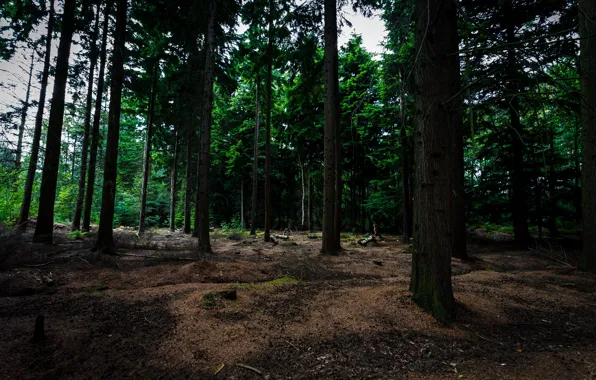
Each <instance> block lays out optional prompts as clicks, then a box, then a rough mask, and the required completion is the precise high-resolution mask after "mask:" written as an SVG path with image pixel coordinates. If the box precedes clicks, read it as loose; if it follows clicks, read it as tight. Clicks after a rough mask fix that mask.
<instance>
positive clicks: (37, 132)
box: [19, 0, 54, 230]
mask: <svg viewBox="0 0 596 380" xmlns="http://www.w3.org/2000/svg"><path fill="white" fill-rule="evenodd" d="M53 32H54V0H50V14H49V17H48V33H47V35H46V48H45V53H44V61H43V72H42V74H41V88H40V90H39V102H38V104H37V115H36V116H35V128H34V130H33V143H32V144H31V153H30V156H29V167H28V168H27V179H26V180H25V189H24V190H23V202H22V204H21V212H20V214H19V228H20V229H21V230H26V229H27V222H28V220H29V210H30V208H31V195H32V192H33V182H34V181H35V172H36V170H37V160H38V157H39V143H40V140H41V125H42V123H43V111H44V109H45V103H46V90H47V87H48V77H49V76H50V58H51V55H52V54H51V53H52V33H53Z"/></svg>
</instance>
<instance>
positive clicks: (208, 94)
mask: <svg viewBox="0 0 596 380" xmlns="http://www.w3.org/2000/svg"><path fill="white" fill-rule="evenodd" d="M216 10H217V2H216V0H209V21H208V24H207V36H206V37H205V74H204V80H203V99H202V101H203V103H202V108H203V110H202V113H201V130H200V138H201V143H200V153H199V157H200V160H199V171H200V174H201V175H200V180H199V226H198V231H199V234H198V235H199V252H200V253H211V252H212V250H211V241H210V237H209V166H210V163H209V154H210V152H209V151H210V147H211V121H212V111H213V76H214V66H215V14H216ZM195 228H197V227H196V226H195Z"/></svg>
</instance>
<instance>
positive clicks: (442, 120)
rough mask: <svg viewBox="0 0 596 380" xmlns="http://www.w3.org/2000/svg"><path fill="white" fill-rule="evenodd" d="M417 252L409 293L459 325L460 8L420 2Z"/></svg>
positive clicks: (444, 1)
mask: <svg viewBox="0 0 596 380" xmlns="http://www.w3.org/2000/svg"><path fill="white" fill-rule="evenodd" d="M415 17H416V20H418V22H417V24H416V31H415V46H416V51H419V56H418V60H417V63H416V67H415V75H416V93H415V97H416V102H415V104H416V107H415V113H414V114H415V115H416V118H415V126H416V131H415V146H416V147H415V148H416V149H415V152H416V156H415V160H414V161H415V164H416V179H415V181H414V184H415V187H416V188H415V194H416V196H415V198H414V202H415V204H414V225H415V231H414V251H413V254H412V279H411V283H410V289H411V291H412V293H414V300H415V301H416V303H418V304H419V305H420V306H421V307H422V308H423V309H425V310H428V311H430V312H431V313H432V315H433V316H435V318H437V319H438V320H440V321H442V322H444V323H449V322H452V321H453V320H454V319H455V300H454V298H453V290H452V286H451V253H452V251H453V240H452V234H453V221H454V218H453V178H452V177H453V163H454V159H453V155H454V147H453V137H452V131H453V129H454V128H458V127H457V124H461V117H460V114H459V109H460V105H459V104H458V103H459V101H460V99H459V96H458V93H459V91H460V90H461V85H460V79H459V58H458V36H457V18H456V8H455V3H454V2H452V1H450V0H439V1H428V0H417V1H416V16H415Z"/></svg>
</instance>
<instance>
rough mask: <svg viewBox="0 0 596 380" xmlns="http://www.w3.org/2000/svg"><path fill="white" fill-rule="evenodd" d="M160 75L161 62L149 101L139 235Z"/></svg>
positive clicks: (143, 226) (145, 209) (143, 228)
mask: <svg viewBox="0 0 596 380" xmlns="http://www.w3.org/2000/svg"><path fill="white" fill-rule="evenodd" d="M158 74H159V62H156V63H155V68H154V69H153V84H152V85H151V98H150V100H149V118H148V120H147V135H146V137H145V154H144V156H143V182H142V184H141V212H140V215H139V235H142V234H143V232H145V217H146V211H147V187H148V186H149V176H150V174H151V140H152V137H153V117H154V114H155V95H156V93H157V76H158Z"/></svg>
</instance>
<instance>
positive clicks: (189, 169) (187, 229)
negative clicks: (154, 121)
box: [183, 112, 194, 234]
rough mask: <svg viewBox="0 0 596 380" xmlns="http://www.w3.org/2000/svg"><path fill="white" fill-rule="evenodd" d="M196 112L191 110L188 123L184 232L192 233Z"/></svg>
mask: <svg viewBox="0 0 596 380" xmlns="http://www.w3.org/2000/svg"><path fill="white" fill-rule="evenodd" d="M193 121H194V112H191V115H190V117H189V118H188V122H187V125H186V173H185V179H186V184H185V187H184V231H183V232H184V233H185V234H190V230H191V226H190V217H191V198H192V187H191V183H192V138H193V134H194V133H193V126H194V123H193Z"/></svg>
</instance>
